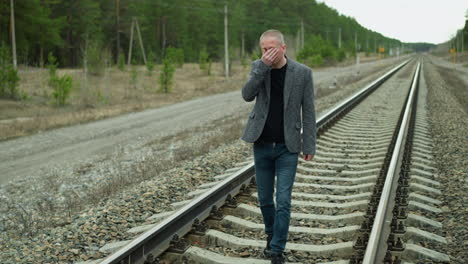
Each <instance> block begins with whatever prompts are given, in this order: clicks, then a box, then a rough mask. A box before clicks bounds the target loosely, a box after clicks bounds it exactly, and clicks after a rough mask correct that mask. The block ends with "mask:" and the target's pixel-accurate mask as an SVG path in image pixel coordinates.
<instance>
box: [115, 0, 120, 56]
mask: <svg viewBox="0 0 468 264" xmlns="http://www.w3.org/2000/svg"><path fill="white" fill-rule="evenodd" d="M115 16H116V17H117V20H116V24H117V25H116V31H117V51H116V53H115V54H116V61H118V60H119V54H120V0H115Z"/></svg>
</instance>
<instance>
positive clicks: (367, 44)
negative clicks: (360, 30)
mask: <svg viewBox="0 0 468 264" xmlns="http://www.w3.org/2000/svg"><path fill="white" fill-rule="evenodd" d="M366 52H369V32H366Z"/></svg>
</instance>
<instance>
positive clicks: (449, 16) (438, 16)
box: [317, 0, 468, 44]
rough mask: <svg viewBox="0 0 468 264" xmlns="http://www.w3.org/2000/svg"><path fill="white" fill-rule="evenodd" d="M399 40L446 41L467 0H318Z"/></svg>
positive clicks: (461, 20)
mask: <svg viewBox="0 0 468 264" xmlns="http://www.w3.org/2000/svg"><path fill="white" fill-rule="evenodd" d="M317 2H324V3H325V4H326V5H327V6H329V7H332V8H334V9H336V10H337V11H338V13H340V14H343V15H346V16H349V17H354V18H355V19H356V21H357V22H358V23H359V24H361V25H362V26H363V27H365V28H368V29H371V30H373V31H376V32H379V33H381V34H382V35H384V36H386V37H390V38H395V39H398V40H400V41H402V42H428V43H434V44H439V43H442V42H446V41H447V40H449V39H450V38H451V37H452V36H454V35H455V33H456V31H457V30H458V29H461V28H463V27H464V25H465V13H466V11H467V10H468V0H317ZM465 34H468V33H465Z"/></svg>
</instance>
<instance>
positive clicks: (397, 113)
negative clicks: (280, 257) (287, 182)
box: [85, 60, 449, 264]
mask: <svg viewBox="0 0 468 264" xmlns="http://www.w3.org/2000/svg"><path fill="white" fill-rule="evenodd" d="M420 72H421V66H420V63H419V62H416V61H414V60H413V61H406V62H404V63H402V64H400V65H398V66H397V67H395V68H394V69H392V70H390V71H389V72H388V73H386V74H385V75H384V76H382V77H381V78H379V79H378V80H376V81H374V82H373V83H371V84H370V85H368V86H367V87H365V88H363V89H362V90H361V91H359V92H358V93H356V95H355V96H353V97H351V98H349V99H347V100H346V101H345V102H343V103H341V104H340V105H338V106H336V107H335V108H333V109H331V110H330V111H328V112H327V113H326V114H325V115H323V116H322V117H320V118H319V119H318V120H317V125H318V127H319V130H318V134H319V135H318V141H317V154H316V157H315V158H314V160H313V161H312V162H305V161H304V160H302V159H300V161H299V165H298V172H297V174H296V181H295V184H294V189H293V195H292V196H293V200H292V208H291V212H292V214H291V225H290V226H291V227H290V234H289V238H288V243H287V245H286V258H287V261H288V262H289V263H329V264H331V263H335V264H338V263H343V264H344V263H448V261H449V257H448V256H447V255H445V254H443V252H444V245H445V244H446V241H445V239H444V238H443V234H442V233H441V227H442V226H441V224H440V222H438V221H437V220H436V219H437V218H439V217H441V213H442V211H441V210H440V209H439V208H438V207H437V206H438V205H439V204H440V202H439V201H438V200H437V195H440V190H438V189H437V186H439V184H440V183H438V182H437V171H436V169H435V168H434V164H433V162H432V158H433V157H432V155H431V142H430V130H429V127H428V125H427V122H426V112H425V111H426V109H425V93H426V91H425V86H424V85H420V81H419V79H420V78H419V76H420ZM420 86H421V88H419V87H420ZM377 88H378V89H377ZM418 88H419V89H418ZM238 165H239V166H238V167H236V168H232V169H229V170H227V171H226V173H225V174H223V175H219V176H216V177H215V179H217V181H215V182H211V183H206V184H204V185H201V186H199V189H198V190H196V191H194V192H192V193H190V194H189V196H191V197H193V199H192V200H187V201H182V202H179V203H176V204H174V207H175V208H178V210H175V211H173V212H166V213H163V214H159V215H154V216H152V217H151V218H149V219H148V221H147V222H148V225H145V226H140V227H136V228H133V229H131V230H129V231H128V232H130V233H134V234H135V237H136V238H135V239H133V240H131V241H120V242H114V243H110V244H108V245H106V246H104V247H103V248H101V251H104V252H109V253H112V254H110V255H109V256H108V257H107V258H105V259H100V260H94V261H88V262H85V263H89V264H90V263H147V264H152V263H239V262H241V263H269V261H268V260H265V259H263V256H262V250H263V248H264V247H265V239H266V235H265V234H264V232H263V224H262V220H261V213H260V210H259V208H258V207H257V206H256V204H257V200H256V190H255V186H254V182H253V179H254V177H253V176H254V173H255V171H254V167H253V161H252V160H246V161H245V162H243V163H240V164H238ZM397 186H398V187H397Z"/></svg>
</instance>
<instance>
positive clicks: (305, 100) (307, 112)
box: [302, 68, 317, 154]
mask: <svg viewBox="0 0 468 264" xmlns="http://www.w3.org/2000/svg"><path fill="white" fill-rule="evenodd" d="M304 89H305V90H304V96H303V97H302V124H303V153H304V154H315V150H316V133H317V128H316V120H315V104H314V100H315V98H314V84H313V81H312V71H311V70H310V68H308V69H307V70H306V76H305V87H304Z"/></svg>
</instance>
